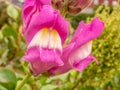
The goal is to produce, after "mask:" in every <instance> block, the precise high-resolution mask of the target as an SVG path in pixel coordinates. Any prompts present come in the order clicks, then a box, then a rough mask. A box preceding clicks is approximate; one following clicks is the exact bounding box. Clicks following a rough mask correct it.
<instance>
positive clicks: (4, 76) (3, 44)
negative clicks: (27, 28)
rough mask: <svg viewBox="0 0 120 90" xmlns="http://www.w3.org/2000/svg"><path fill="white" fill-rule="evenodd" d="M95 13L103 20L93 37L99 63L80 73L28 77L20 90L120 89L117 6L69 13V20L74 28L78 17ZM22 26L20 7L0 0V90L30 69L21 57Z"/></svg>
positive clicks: (87, 18)
mask: <svg viewBox="0 0 120 90" xmlns="http://www.w3.org/2000/svg"><path fill="white" fill-rule="evenodd" d="M95 16H98V17H99V18H100V19H101V20H103V21H104V22H105V30H104V32H103V33H102V35H101V36H100V37H99V38H98V39H96V40H94V41H93V52H92V53H93V55H94V56H96V58H97V59H98V61H99V65H96V64H95V62H93V63H92V64H91V65H89V67H88V68H87V69H85V71H84V72H82V73H79V72H77V71H74V70H72V71H70V72H68V73H66V74H64V75H60V76H56V77H52V78H47V77H45V76H43V75H40V76H39V77H35V78H33V77H31V78H30V79H29V80H28V82H27V83H26V84H25V85H24V87H23V88H22V89H21V90H47V89H48V90H120V65H119V64H120V6H115V7H112V8H111V7H106V6H99V7H98V8H97V9H96V11H95V13H94V14H90V15H89V14H80V15H78V16H70V17H71V18H72V19H71V24H72V26H73V28H76V27H77V25H78V23H79V21H81V20H85V21H86V22H88V23H89V22H90V21H91V20H92V19H93V17H95ZM21 26H22V22H21V8H18V7H16V6H14V5H12V4H8V3H5V2H0V90H14V89H15V87H16V85H17V84H18V83H20V81H21V80H22V79H23V78H24V77H25V75H26V73H27V72H28V69H29V68H28V67H27V63H26V62H24V61H23V60H22V59H21V58H22V56H23V55H24V54H25V50H26V44H25V40H24V38H23V37H22V27H21ZM98 28H99V27H98Z"/></svg>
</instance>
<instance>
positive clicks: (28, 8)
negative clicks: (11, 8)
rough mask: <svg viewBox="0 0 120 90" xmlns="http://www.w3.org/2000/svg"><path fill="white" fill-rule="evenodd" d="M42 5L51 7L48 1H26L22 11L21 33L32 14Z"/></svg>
mask: <svg viewBox="0 0 120 90" xmlns="http://www.w3.org/2000/svg"><path fill="white" fill-rule="evenodd" d="M43 5H51V1H50V0H26V1H25V3H24V5H23V9H22V19H23V24H24V26H23V32H25V30H26V28H27V27H28V25H29V22H30V19H31V17H32V15H33V14H35V13H36V12H38V11H40V10H41V8H42V6H43Z"/></svg>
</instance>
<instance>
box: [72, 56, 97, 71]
mask: <svg viewBox="0 0 120 90" xmlns="http://www.w3.org/2000/svg"><path fill="white" fill-rule="evenodd" d="M93 60H95V58H94V57H93V56H91V55H90V56H88V57H87V58H85V59H83V60H80V62H75V63H74V65H73V68H75V69H76V70H78V71H80V72H82V71H83V70H84V69H85V68H86V67H87V66H88V65H89V64H90V63H91V62H92V61H93Z"/></svg>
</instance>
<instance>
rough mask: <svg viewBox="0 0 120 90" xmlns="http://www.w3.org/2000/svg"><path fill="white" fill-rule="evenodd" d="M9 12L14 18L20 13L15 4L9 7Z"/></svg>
mask: <svg viewBox="0 0 120 90" xmlns="http://www.w3.org/2000/svg"><path fill="white" fill-rule="evenodd" d="M7 14H8V15H9V16H10V17H11V18H13V19H17V17H18V15H19V14H18V11H17V9H16V8H15V7H14V6H13V5H9V6H8V7H7Z"/></svg>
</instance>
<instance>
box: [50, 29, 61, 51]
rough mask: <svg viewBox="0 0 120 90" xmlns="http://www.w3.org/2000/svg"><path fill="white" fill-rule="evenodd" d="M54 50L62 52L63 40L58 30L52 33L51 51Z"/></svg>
mask: <svg viewBox="0 0 120 90" xmlns="http://www.w3.org/2000/svg"><path fill="white" fill-rule="evenodd" d="M52 48H56V49H59V50H62V45H61V38H60V36H59V34H58V32H57V31H56V30H52V31H51V32H50V42H49V49H52Z"/></svg>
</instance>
